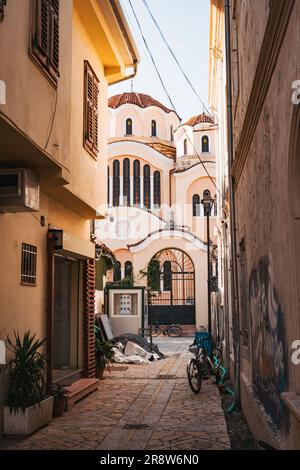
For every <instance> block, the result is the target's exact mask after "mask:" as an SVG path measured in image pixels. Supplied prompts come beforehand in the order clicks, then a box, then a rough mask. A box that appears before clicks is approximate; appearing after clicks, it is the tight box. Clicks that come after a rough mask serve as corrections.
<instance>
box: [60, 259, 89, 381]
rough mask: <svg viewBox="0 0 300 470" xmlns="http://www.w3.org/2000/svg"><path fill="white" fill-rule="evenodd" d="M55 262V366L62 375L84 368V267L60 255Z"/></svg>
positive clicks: (74, 260) (77, 261) (76, 261)
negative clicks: (82, 313) (82, 298)
mask: <svg viewBox="0 0 300 470" xmlns="http://www.w3.org/2000/svg"><path fill="white" fill-rule="evenodd" d="M54 264H55V271H54V309H53V330H52V331H53V336H52V338H53V369H54V371H55V372H54V375H55V377H56V376H59V377H60V376H61V374H62V373H63V371H65V372H66V373H67V371H69V372H71V371H78V370H79V369H80V368H81V367H82V360H83V358H82V351H81V350H82V347H81V346H82V332H81V329H82V315H80V312H81V311H82V300H81V297H82V287H80V286H81V285H82V282H80V280H81V279H82V267H81V264H80V261H79V260H76V259H71V258H67V257H62V256H58V255H56V256H55V263H54Z"/></svg>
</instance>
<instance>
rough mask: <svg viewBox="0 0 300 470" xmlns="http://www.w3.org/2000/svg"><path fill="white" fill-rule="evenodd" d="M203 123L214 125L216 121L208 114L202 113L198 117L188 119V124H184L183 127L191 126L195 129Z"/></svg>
mask: <svg viewBox="0 0 300 470" xmlns="http://www.w3.org/2000/svg"><path fill="white" fill-rule="evenodd" d="M203 122H208V123H210V124H214V123H215V122H214V120H213V118H212V117H211V116H209V115H208V114H205V113H202V114H198V116H193V117H191V118H190V119H188V120H187V121H186V122H184V123H183V124H182V126H191V127H194V126H196V125H197V124H201V123H203Z"/></svg>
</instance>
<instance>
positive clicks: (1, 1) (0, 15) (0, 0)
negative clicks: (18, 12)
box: [0, 0, 6, 21]
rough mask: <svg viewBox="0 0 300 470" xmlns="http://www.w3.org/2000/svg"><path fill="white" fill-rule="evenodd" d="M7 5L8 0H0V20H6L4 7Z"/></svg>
mask: <svg viewBox="0 0 300 470" xmlns="http://www.w3.org/2000/svg"><path fill="white" fill-rule="evenodd" d="M5 5H6V0H0V21H3V20H4V7H5Z"/></svg>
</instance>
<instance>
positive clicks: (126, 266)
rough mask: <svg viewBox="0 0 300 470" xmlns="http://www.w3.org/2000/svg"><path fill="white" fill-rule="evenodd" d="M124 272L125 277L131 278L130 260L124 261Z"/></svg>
mask: <svg viewBox="0 0 300 470" xmlns="http://www.w3.org/2000/svg"><path fill="white" fill-rule="evenodd" d="M124 268H125V269H124V270H125V272H124V274H125V279H131V280H132V279H133V268H132V262H131V261H126V263H125V265H124Z"/></svg>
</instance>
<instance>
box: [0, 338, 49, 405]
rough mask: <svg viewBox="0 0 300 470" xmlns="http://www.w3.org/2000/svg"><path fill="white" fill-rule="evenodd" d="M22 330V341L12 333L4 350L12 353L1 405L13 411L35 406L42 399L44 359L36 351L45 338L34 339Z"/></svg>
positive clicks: (44, 371)
mask: <svg viewBox="0 0 300 470" xmlns="http://www.w3.org/2000/svg"><path fill="white" fill-rule="evenodd" d="M35 336H36V335H35V334H34V335H31V334H30V331H26V332H25V334H24V336H23V339H21V338H20V336H19V334H18V333H16V332H15V331H14V342H13V341H12V340H11V339H10V338H9V337H8V336H7V339H6V342H7V347H8V349H9V350H10V351H11V353H12V354H13V357H12V358H11V359H9V360H8V363H7V365H6V366H5V369H7V368H8V379H9V385H8V394H7V398H6V402H5V405H6V406H9V407H10V408H11V410H14V411H15V412H16V411H17V409H18V408H21V409H22V410H23V412H24V411H25V408H27V407H29V406H32V405H35V404H37V403H39V402H41V401H42V400H44V398H45V397H46V394H45V390H46V387H45V383H46V366H47V362H46V358H45V357H44V355H43V354H41V353H40V352H39V351H38V350H39V349H40V348H41V346H42V345H43V344H44V342H45V339H43V340H36V339H35Z"/></svg>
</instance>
